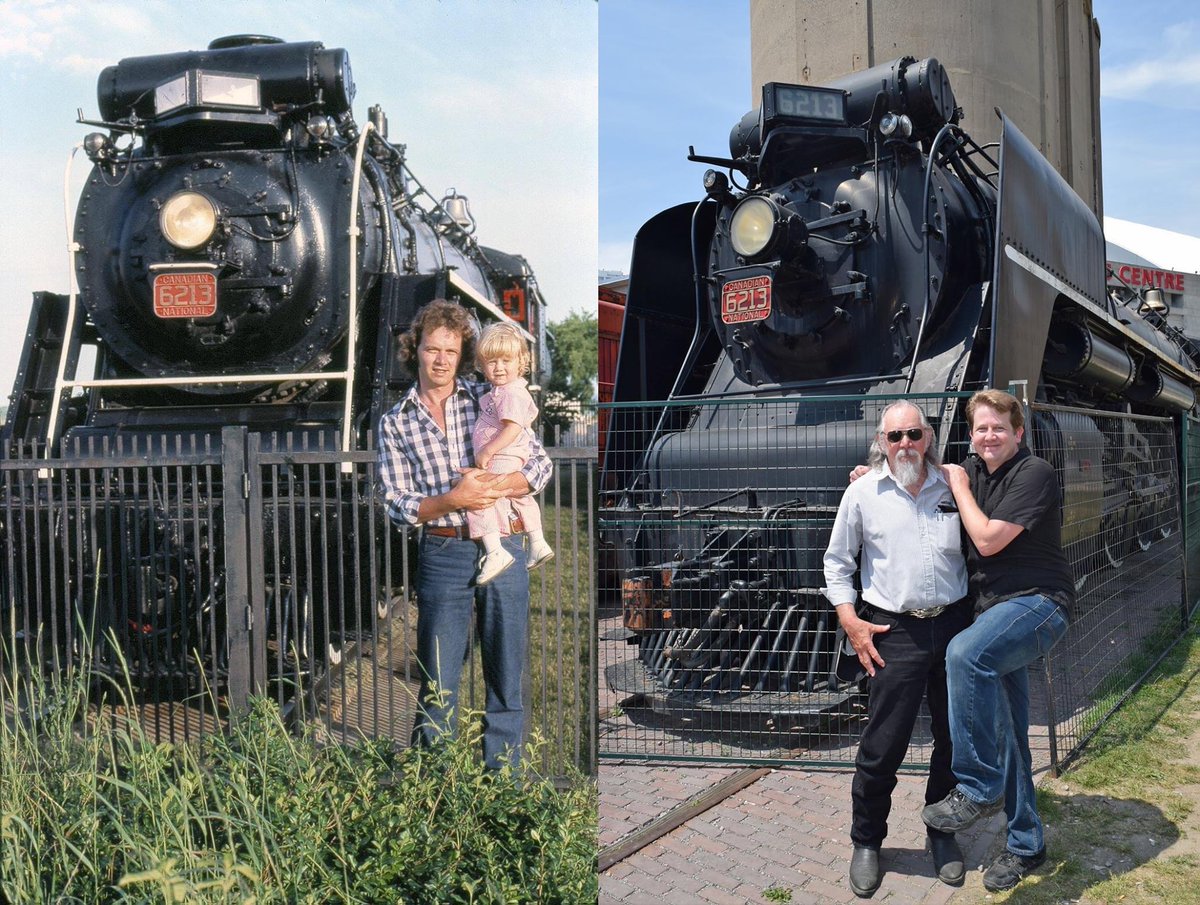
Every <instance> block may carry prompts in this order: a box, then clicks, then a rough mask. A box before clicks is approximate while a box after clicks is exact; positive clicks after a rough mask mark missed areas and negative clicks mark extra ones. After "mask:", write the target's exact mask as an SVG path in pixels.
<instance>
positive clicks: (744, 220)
mask: <svg viewBox="0 0 1200 905" xmlns="http://www.w3.org/2000/svg"><path fill="white" fill-rule="evenodd" d="M777 222H778V211H777V210H776V208H775V205H774V204H772V203H771V202H770V201H768V200H767V199H766V198H763V197H762V196H761V195H752V196H750V197H749V198H743V199H742V200H741V202H739V203H738V206H737V207H735V208H734V209H733V217H732V218H731V219H730V221H729V241H730V242H732V243H733V250H734V251H736V252H737V253H738V254H739V255H741V256H742V257H744V258H752V257H754V256H755V255H757V254H760V253H761V252H762V251H763V249H765V248H766V247H767V246H768V245H770V244H771V240H772V239H773V238H774V237H775V227H776V224H777Z"/></svg>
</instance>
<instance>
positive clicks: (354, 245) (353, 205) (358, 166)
mask: <svg viewBox="0 0 1200 905" xmlns="http://www.w3.org/2000/svg"><path fill="white" fill-rule="evenodd" d="M374 131H375V124H374V123H373V122H370V121H368V122H367V123H365V124H364V125H363V128H362V131H361V132H360V133H359V134H358V147H357V148H356V149H355V151H354V176H353V177H352V178H351V180H350V227H349V232H350V257H349V258H348V259H347V260H348V261H349V267H348V268H347V269H348V270H349V271H350V294H349V296H348V298H347V301H348V302H349V304H350V319H349V325H348V327H347V330H346V399H345V403H344V406H343V408H342V452H344V453H346V452H349V451H350V427H351V413H350V408H351V405H352V403H353V401H354V363H355V361H357V360H358V266H357V261H358V237H359V235H360V233H361V232H362V230H361V229H359V227H358V186H359V180H360V179H361V178H362V160H363V152H364V151H366V148H367V136H368V135H370V134H371V133H372V132H374ZM350 471H351V466H350V463H349V462H343V463H342V473H343V474H349V473H350Z"/></svg>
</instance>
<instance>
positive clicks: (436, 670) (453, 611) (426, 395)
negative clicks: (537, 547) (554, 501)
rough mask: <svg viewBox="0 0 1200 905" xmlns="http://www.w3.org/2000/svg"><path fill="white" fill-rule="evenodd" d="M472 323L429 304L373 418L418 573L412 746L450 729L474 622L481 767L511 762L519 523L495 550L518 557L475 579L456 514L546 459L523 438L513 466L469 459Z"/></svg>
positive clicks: (386, 479) (492, 497)
mask: <svg viewBox="0 0 1200 905" xmlns="http://www.w3.org/2000/svg"><path fill="white" fill-rule="evenodd" d="M476 330H477V325H476V322H475V319H474V317H472V315H471V314H470V313H469V312H468V311H467V309H465V308H464V307H462V306H461V305H459V304H457V303H455V302H449V301H446V300H445V299H435V300H434V301H432V302H430V303H429V304H428V305H426V306H425V307H424V308H422V309H421V310H420V311H419V312H417V316H416V318H414V320H413V322H412V325H411V326H410V327H409V329H408V332H407V333H405V334H404V335H403V336H402V337H401V339H400V356H401V359H402V360H403V361H404V362H405V363H406V364H407V365H408V366H409V368H410V370H412V371H413V372H414V373H415V375H416V378H417V379H416V382H415V383H414V384H413V386H412V387H411V388H410V389H409V390H408V392H407V393H406V394H405V395H404V396H403V397H402V398H401V399H400V401H399V402H398V403H397V404H396V405H395V406H394V407H393V408H392V409H391V411H389V412H388V413H387V414H385V415H384V416H383V418H381V419H380V422H379V476H380V480H381V481H382V483H383V490H384V497H385V500H386V505H387V512H388V515H389V516H390V517H391V519H392V521H394V522H395V523H396V524H397V525H399V526H405V525H419V526H421V540H420V546H419V555H418V556H419V558H418V570H417V587H416V591H417V660H418V662H419V664H420V668H421V673H422V681H421V693H420V705H419V707H418V709H417V718H416V722H415V724H414V726H413V744H415V745H428V744H430V743H431V742H433V741H434V740H435V739H436V738H437V737H438V736H439V735H441V734H442V733H448V732H452V731H453V728H452V726H453V719H454V709H455V706H456V704H457V701H458V686H459V679H460V677H461V675H462V665H463V661H464V660H465V659H466V656H467V653H468V651H467V638H468V633H469V628H470V624H471V618H472V615H474V617H475V619H476V625H477V631H478V634H479V640H480V648H481V653H482V656H483V676H484V683H485V686H486V700H485V706H484V736H483V755H484V762H485V763H486V764H487V766H488V767H491V768H494V769H498V768H500V767H502V766H503V765H505V764H513V765H514V766H515V765H516V764H517V763H518V761H519V759H520V748H521V739H522V737H523V733H524V720H525V712H524V705H523V702H522V700H521V673H522V670H523V668H524V664H525V659H526V656H525V655H526V644H527V642H526V639H527V637H528V624H529V573H528V572H527V571H526V569H525V567H524V566H525V555H526V551H525V543H524V541H525V535H524V526H523V525H521V524H520V523H519V522H516V523H513V524H510V525H507V526H505V527H506V529H507V530H506V531H505V532H504V537H503V539H502V544H503V548H504V549H505V550H506V551H507V552H508V553H509V554H510V555H511V556H512V557H513V558H514V559H515V560H516V561H517V562H516V565H517V568H513V569H508V570H506V571H505V572H504V573H503V574H502V575H500V576H499V577H498V578H496V579H495V580H494V581H492V582H490V583H488V584H487V585H485V586H483V587H478V586H476V585H475V584H474V583H473V581H472V579H473V576H474V574H475V559H476V553H477V550H478V548H477V545H476V543H475V542H474V541H473V540H471V538H470V535H469V533H468V530H467V524H466V513H467V512H468V511H478V510H482V509H487V508H489V507H491V506H493V505H495V503H496V501H497V500H500V499H502V498H504V497H510V496H513V497H515V496H524V495H525V494H528V493H531V492H538V491H540V490H541V489H542V488H543V487H545V485H546V484H547V482H548V481H549V480H550V475H551V472H552V465H551V463H550V458H549V456H547V455H546V451H545V449H544V448H543V447H542V446H541V444H540V443H538V442H537V440H536V439H533V440H532V441H531V450H530V456H529V459H528V461H527V462H526V463H525V465H524V466H523V467H522V468H521V470H520V471H517V472H513V473H511V474H504V475H498V474H490V473H488V472H486V471H483V470H482V469H478V468H475V467H474V464H475V454H474V450H473V449H472V447H471V434H472V430H473V428H474V426H475V421H476V418H477V417H478V415H479V399H480V397H481V396H482V395H483V394H484V393H485V392H486V391H487V389H488V385H487V384H486V383H477V382H475V381H473V380H469V379H467V378H466V377H465V376H464V375H465V374H466V373H468V372H469V371H470V369H471V366H472V364H473V362H474V361H475V342H476Z"/></svg>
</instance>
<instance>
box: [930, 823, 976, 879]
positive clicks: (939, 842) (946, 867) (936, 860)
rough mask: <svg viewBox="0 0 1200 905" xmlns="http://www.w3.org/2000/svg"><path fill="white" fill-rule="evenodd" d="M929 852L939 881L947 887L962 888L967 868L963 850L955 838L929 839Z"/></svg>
mask: <svg viewBox="0 0 1200 905" xmlns="http://www.w3.org/2000/svg"><path fill="white" fill-rule="evenodd" d="M928 844H929V852H930V854H932V855H933V868H934V870H936V871H937V875H938V879H939V880H941V881H942V882H943V883H945V884H946V885H947V886H961V885H962V881H963V877H965V876H966V873H967V868H966V865H965V864H964V863H963V853H962V849H961V848H959V847H958V840H956V839H955V838H954V837H953V836H940V835H939V836H934V835H932V834H931V835H930V836H929V837H928Z"/></svg>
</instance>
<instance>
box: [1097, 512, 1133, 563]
mask: <svg viewBox="0 0 1200 905" xmlns="http://www.w3.org/2000/svg"><path fill="white" fill-rule="evenodd" d="M1117 518H1120V516H1118V517H1117ZM1114 522H1116V519H1114ZM1103 533H1104V558H1105V559H1106V560H1108V564H1109V565H1110V566H1112V567H1113V568H1114V569H1119V568H1121V566H1122V564H1123V563H1124V562H1125V555H1126V552H1127V551H1128V547H1129V540H1128V534H1129V527H1128V525H1127V524H1126V523H1125V522H1124V520H1123V519H1122V520H1121V521H1120V522H1117V523H1116V524H1110V525H1109V527H1108V528H1107V529H1105V530H1104V532H1103Z"/></svg>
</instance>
